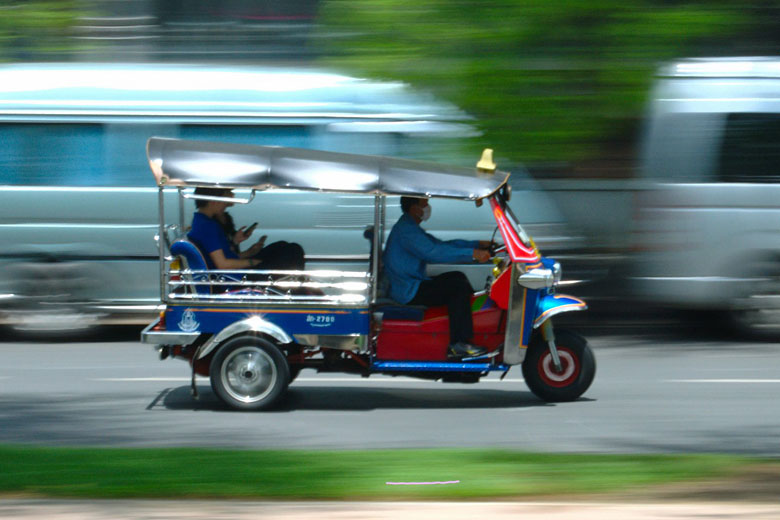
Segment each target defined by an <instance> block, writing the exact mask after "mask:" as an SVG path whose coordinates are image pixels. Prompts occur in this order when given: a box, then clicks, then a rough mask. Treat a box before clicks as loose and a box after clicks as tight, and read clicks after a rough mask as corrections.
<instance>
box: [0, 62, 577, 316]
mask: <svg viewBox="0 0 780 520" xmlns="http://www.w3.org/2000/svg"><path fill="white" fill-rule="evenodd" d="M474 134H475V130H474V128H473V126H472V125H471V119H470V117H469V116H468V115H467V114H465V113H464V112H462V111H461V110H459V109H458V108H457V107H454V106H452V105H450V104H447V103H444V102H441V101H438V100H436V99H433V98H432V97H430V96H428V95H425V94H423V93H420V92H415V91H414V90H412V89H411V88H409V86H407V85H404V84H401V83H390V82H377V81H369V80H363V79H358V78H352V77H348V76H344V75H340V74H335V73H331V72H327V71H316V70H297V69H296V70H291V69H282V68H269V67H248V66H243V67H239V66H213V65H208V66H207V65H201V66H199V65H162V64H79V63H72V64H24V65H3V66H0V207H2V211H0V243H2V244H3V251H2V254H0V323H6V324H12V325H14V326H16V327H17V328H32V329H45V328H51V329H57V330H62V329H66V328H70V327H73V328H77V327H85V326H89V325H91V324H93V323H98V322H99V323H146V322H148V321H149V319H150V316H152V315H154V313H155V311H156V309H157V306H158V304H159V286H158V274H157V270H158V262H159V257H158V253H157V248H156V245H155V242H154V236H155V233H156V230H157V211H158V202H157V188H156V187H155V186H154V183H153V182H152V177H151V175H150V174H149V166H148V164H147V162H146V151H145V146H146V141H147V139H148V138H149V137H151V136H160V137H177V138H186V139H195V140H206V141H223V142H234V143H244V144H263V145H279V146H288V147H296V148H313V149H320V150H329V151H336V152H350V153H362V154H376V155H391V156H398V157H406V158H416V159H428V160H439V161H441V162H447V161H453V160H456V157H455V156H453V154H452V150H454V149H456V146H454V145H453V144H452V143H456V142H457V139H458V138H463V137H468V136H472V135H474ZM437 154H440V155H437ZM477 159H478V158H477V157H469V158H468V163H466V164H473V163H475V162H476V160H477ZM513 179H514V181H513V183H514V187H515V188H516V191H515V196H514V197H513V201H512V204H513V207H514V208H515V212H516V213H517V214H518V216H519V217H520V218H522V219H523V224H524V225H527V229H528V230H529V232H531V233H534V234H535V235H536V236H537V237H538V243H539V245H540V247H545V246H546V245H548V243H549V242H550V238H552V240H553V241H558V242H560V240H558V239H557V238H556V237H558V236H560V226H562V224H561V216H560V214H559V213H558V212H557V211H556V209H555V206H554V204H552V203H551V202H550V201H549V199H548V198H546V197H545V195H544V193H543V192H541V191H538V189H537V188H535V187H534V186H532V184H533V183H532V181H531V179H530V178H529V177H528V176H527V174H525V172H524V171H522V170H520V171H516V172H515V175H514V176H513ZM284 196H285V198H286V199H287V207H288V211H287V212H284V213H280V212H278V211H274V210H273V209H272V208H271V206H268V207H266V206H265V205H263V204H252V207H253V208H254V209H255V210H256V209H257V208H259V210H258V211H257V212H255V213H251V212H248V209H247V208H245V207H235V208H234V209H233V210H231V212H232V214H233V216H234V218H235V219H236V222H237V224H238V225H248V224H251V223H252V222H258V223H259V227H258V230H257V232H256V235H255V236H256V237H259V236H261V235H263V234H267V235H268V237H269V242H270V241H274V240H281V239H284V240H290V241H294V242H299V243H301V244H302V245H303V246H304V247H305V249H306V252H307V261H308V262H316V263H319V266H322V267H327V266H328V262H329V261H330V259H331V258H335V257H338V258H343V257H345V256H351V257H352V258H354V261H355V262H367V259H368V250H369V244H368V241H367V240H365V239H364V238H363V236H362V231H363V228H362V226H363V225H364V223H365V222H366V221H367V220H366V216H367V215H372V214H373V213H372V211H373V206H374V202H373V199H372V198H366V197H360V196H349V195H338V194H333V195H332V196H327V197H324V196H318V197H311V196H310V195H309V194H307V193H292V192H291V193H286V194H285V195H284ZM263 197H264V195H263V194H258V198H259V199H262V198H263ZM278 202H279V201H278V200H277V201H276V204H275V205H274V207H276V208H278ZM166 206H167V207H175V206H176V205H175V204H170V205H167V204H166ZM191 211H194V207H191V208H189V209H188V210H187V212H188V213H189V214H187V215H185V216H184V217H183V219H184V220H185V221H186V222H189V221H190V219H191ZM387 211H388V222H391V223H392V222H394V219H395V218H397V216H398V214H399V213H400V210H399V209H398V204H397V200H395V201H393V200H390V201H388V209H387ZM369 220H370V219H369ZM556 226H557V227H556ZM428 229H430V230H432V231H433V232H434V233H436V234H437V235H438V236H440V237H441V238H443V239H447V238H453V237H464V238H468V237H474V238H477V237H479V238H482V239H487V238H489V236H490V234H491V233H492V232H493V231H494V229H495V223H494V222H493V218H492V216H491V215H490V213H489V212H487V211H477V210H476V208H473V210H471V212H470V211H464V209H463V204H459V203H451V202H449V201H442V202H441V203H437V204H436V208H435V212H434V216H433V218H432V219H431V221H430V223H429V226H428ZM483 270H484V269H483ZM469 274H470V275H471V277H472V279H473V280H474V281H475V282H476V281H479V282H480V283H484V280H485V276H484V274H482V271H480V272H473V273H469Z"/></svg>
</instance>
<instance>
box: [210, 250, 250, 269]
mask: <svg viewBox="0 0 780 520" xmlns="http://www.w3.org/2000/svg"><path fill="white" fill-rule="evenodd" d="M209 256H210V257H211V261H212V262H214V266H215V267H216V268H217V269H249V268H252V267H255V266H256V265H258V264H259V263H260V261H259V260H257V259H255V258H225V253H224V251H222V250H221V249H217V250H216V251H212V252H211V253H209Z"/></svg>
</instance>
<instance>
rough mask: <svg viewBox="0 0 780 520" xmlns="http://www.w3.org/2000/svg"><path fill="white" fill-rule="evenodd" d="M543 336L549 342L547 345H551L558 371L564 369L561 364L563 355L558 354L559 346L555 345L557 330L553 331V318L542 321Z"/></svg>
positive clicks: (554, 363) (551, 352)
mask: <svg viewBox="0 0 780 520" xmlns="http://www.w3.org/2000/svg"><path fill="white" fill-rule="evenodd" d="M542 337H543V338H544V340H545V341H546V342H547V346H549V347H550V355H551V356H552V359H553V365H554V366H555V370H556V371H557V372H561V371H562V370H563V366H562V365H561V357H560V356H559V355H558V347H556V346H555V332H553V326H552V319H549V318H548V319H547V320H545V321H544V323H542Z"/></svg>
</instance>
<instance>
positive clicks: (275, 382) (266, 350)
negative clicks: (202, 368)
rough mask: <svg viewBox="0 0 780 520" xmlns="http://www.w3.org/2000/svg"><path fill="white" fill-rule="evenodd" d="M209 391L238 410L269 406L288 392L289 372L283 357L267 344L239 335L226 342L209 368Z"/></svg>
mask: <svg viewBox="0 0 780 520" xmlns="http://www.w3.org/2000/svg"><path fill="white" fill-rule="evenodd" d="M209 376H210V378H211V388H212V389H213V390H214V393H215V394H217V397H219V398H220V399H221V400H222V401H224V402H225V403H226V404H227V405H229V406H231V407H233V408H236V409H239V410H262V409H265V408H268V407H270V406H272V405H273V404H274V403H275V402H276V401H277V400H278V399H279V397H281V396H282V394H283V393H284V391H285V390H286V389H287V385H288V384H289V381H290V369H289V366H288V365H287V359H286V358H285V357H284V354H282V352H281V351H280V350H279V349H278V348H277V347H276V345H274V344H273V343H271V342H270V341H267V340H265V339H263V338H258V337H256V336H241V337H238V338H233V339H231V340H229V341H228V342H227V343H225V344H224V345H223V346H222V347H221V348H220V349H219V350H218V351H217V353H216V354H215V355H214V359H212V360H211V367H210V368H209Z"/></svg>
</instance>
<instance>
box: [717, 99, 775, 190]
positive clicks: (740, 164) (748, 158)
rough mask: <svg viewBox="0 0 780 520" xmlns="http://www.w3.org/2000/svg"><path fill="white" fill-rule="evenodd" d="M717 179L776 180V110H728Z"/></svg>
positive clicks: (741, 180) (736, 180)
mask: <svg viewBox="0 0 780 520" xmlns="http://www.w3.org/2000/svg"><path fill="white" fill-rule="evenodd" d="M718 180H719V181H720V182H778V181H780V114H743V113H737V114H729V116H728V119H727V122H726V128H725V132H724V134H723V144H722V146H721V156H720V170H719V172H718Z"/></svg>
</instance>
